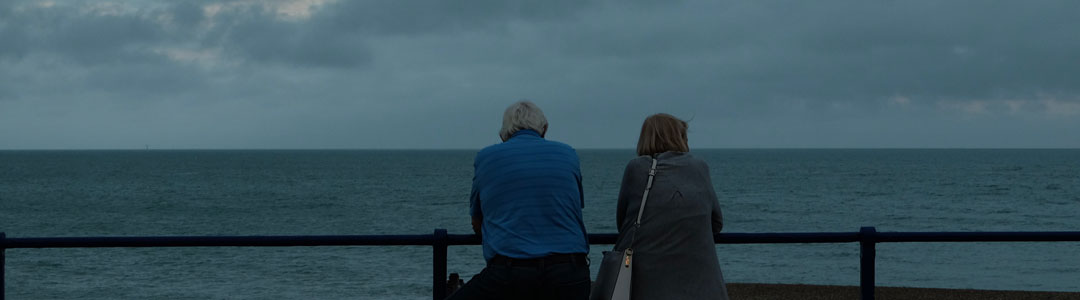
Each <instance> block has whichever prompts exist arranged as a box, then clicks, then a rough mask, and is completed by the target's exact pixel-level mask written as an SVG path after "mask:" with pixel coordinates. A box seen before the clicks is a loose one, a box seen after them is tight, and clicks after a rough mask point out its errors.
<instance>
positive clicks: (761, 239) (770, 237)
mask: <svg viewBox="0 0 1080 300" xmlns="http://www.w3.org/2000/svg"><path fill="white" fill-rule="evenodd" d="M617 237H618V235H616V234H614V233H602V234H590V235H589V244H594V245H610V244H614V243H615V239H616V238H617ZM859 238H860V236H859V233H858V232H810V233H721V234H717V235H716V236H715V239H714V240H715V242H716V243H717V244H783V243H788V244H812V243H854V242H858V241H859ZM873 241H874V242H877V243H902V242H1069V241H1073V242H1076V241H1080V231H1049V232H878V233H877V234H876V235H875V236H874V237H873ZM434 242H435V237H434V235H431V234H417V235H300V236H133V237H49V238H11V237H9V238H6V239H5V244H4V248H7V249H18V248H109V247H124V248H127V247H132V248H139V247H271V246H275V247H289V246H430V245H432V244H433V243H434ZM480 242H481V241H480V237H479V236H477V235H474V234H450V235H447V245H450V246H461V245H480Z"/></svg>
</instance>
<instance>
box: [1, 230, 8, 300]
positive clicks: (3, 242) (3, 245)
mask: <svg viewBox="0 0 1080 300" xmlns="http://www.w3.org/2000/svg"><path fill="white" fill-rule="evenodd" d="M6 252H7V235H6V234H4V233H3V232H0V300H4V294H5V293H6V291H4V285H6V284H7V280H5V279H4V273H7V269H6V268H7V266H6V265H5V264H4V260H6V258H4V253H6Z"/></svg>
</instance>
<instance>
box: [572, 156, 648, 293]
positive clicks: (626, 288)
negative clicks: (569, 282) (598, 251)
mask: <svg viewBox="0 0 1080 300" xmlns="http://www.w3.org/2000/svg"><path fill="white" fill-rule="evenodd" d="M655 176H656V158H653V160H652V167H650V168H649V181H648V182H647V183H646V184H645V194H644V195H642V196H641V207H639V208H638V214H637V221H634V227H633V228H632V229H631V230H632V231H631V232H630V245H629V246H628V247H627V248H626V250H623V251H616V250H615V249H612V251H604V258H603V261H601V262H600V270H599V271H597V274H596V284H597V285H596V286H594V287H593V289H592V293H591V296H590V297H589V298H590V299H593V300H630V278H631V273H632V272H633V270H634V268H633V262H634V261H633V258H634V249H633V248H634V239H635V238H636V236H637V230H638V228H640V227H641V214H642V213H643V212H645V201H646V200H648V199H649V190H650V189H652V183H653V177H655ZM612 278H614V281H612Z"/></svg>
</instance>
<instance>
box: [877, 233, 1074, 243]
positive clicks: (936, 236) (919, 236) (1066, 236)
mask: <svg viewBox="0 0 1080 300" xmlns="http://www.w3.org/2000/svg"><path fill="white" fill-rule="evenodd" d="M875 241H876V242H879V243H881V242H885V243H907V242H1080V231H1041V232H1008V231H998V232H993V231H981V232H980V231H972V232H878V233H877V236H876V237H875Z"/></svg>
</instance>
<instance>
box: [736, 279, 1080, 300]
mask: <svg viewBox="0 0 1080 300" xmlns="http://www.w3.org/2000/svg"><path fill="white" fill-rule="evenodd" d="M727 288H728V295H729V296H730V297H731V299H732V300H765V299H770V300H771V299H801V300H819V299H820V300H826V299H830V300H831V299H859V287H857V286H835V285H806V284H758V283H728V284H727ZM875 294H876V295H875V299H877V300H901V299H903V300H929V299H935V300H936V299H948V300H968V299H970V300H1006V299H1008V300H1012V299H1019V300H1024V299H1040V300H1065V299H1069V300H1080V292H1029V291H997V290H963V289H932V288H909V287H882V286H879V287H877V288H876V290H875Z"/></svg>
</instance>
